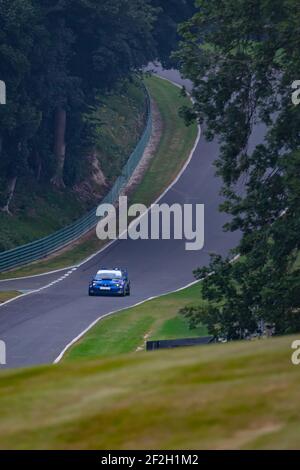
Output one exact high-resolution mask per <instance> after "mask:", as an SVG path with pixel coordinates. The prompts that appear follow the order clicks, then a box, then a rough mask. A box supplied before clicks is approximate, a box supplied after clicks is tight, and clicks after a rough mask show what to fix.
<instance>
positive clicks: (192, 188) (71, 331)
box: [0, 71, 239, 367]
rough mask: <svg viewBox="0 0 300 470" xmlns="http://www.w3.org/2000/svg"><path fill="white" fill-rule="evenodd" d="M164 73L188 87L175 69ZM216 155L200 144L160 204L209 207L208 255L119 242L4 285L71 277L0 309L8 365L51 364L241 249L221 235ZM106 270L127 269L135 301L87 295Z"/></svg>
mask: <svg viewBox="0 0 300 470" xmlns="http://www.w3.org/2000/svg"><path fill="white" fill-rule="evenodd" d="M159 73H160V74H161V75H164V76H166V77H167V78H170V79H172V80H173V81H176V82H177V83H179V84H182V83H183V81H182V80H181V78H180V77H179V75H178V73H177V72H175V71H160V72H159ZM184 83H185V85H186V86H190V85H189V83H188V82H184ZM217 153H218V145H217V143H216V142H212V143H208V142H206V141H205V139H204V138H201V139H200V142H199V143H198V145H197V147H196V150H195V152H194V154H193V157H192V159H191V161H190V163H189V165H188V167H187V168H186V170H185V171H184V173H183V174H182V175H181V177H180V179H179V180H178V181H177V183H176V184H175V185H174V186H173V187H172V188H171V189H170V190H169V191H168V192H167V193H166V195H165V196H164V197H163V199H162V200H161V201H160V202H167V203H169V204H171V203H180V204H184V203H194V204H196V203H203V204H205V246H204V249H203V250H201V251H186V250H185V240H137V241H132V240H118V241H116V242H115V243H113V244H112V245H110V246H109V247H108V248H107V249H106V250H104V251H103V252H102V253H100V254H98V255H96V256H95V257H94V258H92V259H91V260H90V261H88V262H86V263H85V264H83V265H82V266H81V267H79V268H78V269H76V270H74V271H73V272H72V273H68V270H66V271H61V272H59V273H55V274H51V275H46V276H40V277H35V278H31V279H24V280H17V281H4V282H0V288H1V290H7V289H20V290H22V291H27V290H30V289H37V288H40V287H42V286H45V285H46V284H49V283H52V282H53V281H55V280H57V279H59V278H62V277H63V276H64V275H65V274H68V275H67V276H65V277H64V278H63V279H62V280H60V281H59V282H56V283H54V284H51V285H50V286H49V287H46V288H44V289H42V290H41V291H38V292H33V293H30V294H29V295H26V296H25V297H21V298H19V299H17V300H15V301H13V302H10V303H8V304H6V305H3V306H2V307H0V339H1V340H4V341H5V342H6V346H7V366H6V367H19V366H29V365H33V364H42V363H50V362H53V361H54V360H55V358H56V357H57V356H58V355H59V354H60V352H61V351H62V350H63V349H64V347H65V346H66V345H67V344H68V343H69V342H70V341H71V340H72V339H73V338H75V337H76V336H77V335H79V334H80V333H81V332H82V331H83V330H85V329H86V328H87V327H88V326H89V325H90V324H91V323H92V322H93V321H95V320H96V319H97V318H98V317H100V316H101V315H104V314H106V313H108V312H111V311H115V310H119V309H122V308H124V307H126V306H130V305H134V304H136V303H137V302H140V301H142V300H143V299H147V298H149V297H151V296H155V295H159V294H162V293H165V292H168V291H172V290H175V289H177V288H180V287H182V286H185V285H186V284H188V283H190V282H192V281H193V280H194V279H193V274H192V271H193V269H194V268H196V267H198V266H201V265H205V264H207V262H208V261H209V253H210V252H217V253H220V254H226V253H228V251H229V250H230V248H232V247H234V246H235V245H236V244H237V241H238V238H239V234H238V233H235V234H232V233H224V232H223V230H222V226H223V224H224V223H225V221H226V217H225V215H224V214H220V213H219V212H218V206H219V204H220V197H219V194H218V193H219V189H220V181H219V180H218V179H217V178H216V177H215V169H214V166H213V161H214V159H215V158H216V156H217ZM101 266H104V267H113V266H124V267H127V268H128V270H129V273H130V278H131V284H132V293H131V296H130V297H124V298H123V297H120V298H114V297H88V295H87V293H88V283H89V281H90V279H91V277H92V276H93V275H94V274H95V272H96V271H97V270H98V269H99V268H100V267H101ZM112 334H113V331H112Z"/></svg>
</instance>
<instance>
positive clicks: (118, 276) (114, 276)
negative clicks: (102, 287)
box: [96, 272, 122, 281]
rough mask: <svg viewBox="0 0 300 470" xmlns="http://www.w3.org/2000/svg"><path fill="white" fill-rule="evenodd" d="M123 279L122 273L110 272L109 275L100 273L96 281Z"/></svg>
mask: <svg viewBox="0 0 300 470" xmlns="http://www.w3.org/2000/svg"><path fill="white" fill-rule="evenodd" d="M121 278H122V275H121V274H120V273H115V272H111V273H110V272H109V273H99V274H97V276H96V280H97V281H101V280H104V279H106V280H110V281H111V280H113V279H121Z"/></svg>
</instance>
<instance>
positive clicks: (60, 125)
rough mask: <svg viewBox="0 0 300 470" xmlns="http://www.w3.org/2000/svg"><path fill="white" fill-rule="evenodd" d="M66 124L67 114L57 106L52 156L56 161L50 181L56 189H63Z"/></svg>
mask: <svg viewBox="0 0 300 470" xmlns="http://www.w3.org/2000/svg"><path fill="white" fill-rule="evenodd" d="M66 123H67V113H66V110H65V109H64V108H63V107H62V106H59V107H58V108H57V109H56V111H55V131H54V155H55V159H56V171H55V175H54V176H53V178H52V179H51V182H52V184H54V185H55V186H57V187H58V188H64V187H65V184H64V180H63V171H64V165H65V156H66V143H65V135H66Z"/></svg>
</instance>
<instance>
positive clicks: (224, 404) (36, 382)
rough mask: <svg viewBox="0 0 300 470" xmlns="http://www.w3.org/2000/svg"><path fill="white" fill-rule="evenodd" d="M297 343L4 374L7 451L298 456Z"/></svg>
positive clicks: (1, 435) (2, 435) (0, 391)
mask: <svg viewBox="0 0 300 470" xmlns="http://www.w3.org/2000/svg"><path fill="white" fill-rule="evenodd" d="M293 339H295V338H294V337H283V338H277V339H270V340H260V341H256V342H243V343H231V344H225V345H211V346H205V347H199V348H186V349H180V350H170V351H163V352H152V353H143V352H142V353H135V354H131V355H123V356H119V357H115V358H109V359H105V360H102V361H93V362H78V363H76V362H74V363H66V364H62V365H60V366H55V367H53V366H52V367H42V368H36V369H29V370H20V371H10V372H2V373H1V374H0V415H1V420H0V447H1V448H10V449H29V448H34V449H45V448H51V449H54V448H56V449H57V448H58V449H62V448H64V449H139V448H143V449H145V448H147V449H149V448H157V449H179V448H180V449H181V448H182V449H193V448H194V449H210V448H212V449H223V448H224V449H226V448H236V449H245V448H251V449H262V448H268V449H270V448H285V449H287V448H289V449H291V448H298V449H299V448H300V433H299V418H300V402H299V386H300V373H299V372H300V369H299V367H297V366H293V365H292V364H291V361H290V357H291V342H292V340H293Z"/></svg>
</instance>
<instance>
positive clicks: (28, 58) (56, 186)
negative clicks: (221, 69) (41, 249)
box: [0, 0, 193, 249]
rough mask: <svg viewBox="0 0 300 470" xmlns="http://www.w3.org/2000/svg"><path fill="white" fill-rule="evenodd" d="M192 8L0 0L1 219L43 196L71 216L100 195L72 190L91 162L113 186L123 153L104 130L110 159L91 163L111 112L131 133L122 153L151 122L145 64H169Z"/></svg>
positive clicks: (145, 2)
mask: <svg viewBox="0 0 300 470" xmlns="http://www.w3.org/2000/svg"><path fill="white" fill-rule="evenodd" d="M192 12H193V2H192V1H186V0H174V1H170V2H163V1H160V0H0V79H1V80H3V81H5V83H6V87H7V104H6V105H5V106H0V208H1V214H0V222H1V225H2V227H4V226H6V225H9V224H11V218H13V217H16V216H22V215H23V214H26V215H27V216H28V211H32V212H35V211H36V210H37V209H36V208H35V207H34V205H35V206H36V205H37V204H39V203H40V205H41V207H42V206H43V203H44V199H45V197H46V198H47V201H48V204H46V205H45V209H46V210H47V209H48V208H49V207H51V204H52V202H53V203H55V201H59V203H60V205H65V206H66V207H69V208H70V212H72V213H73V214H72V218H76V217H77V216H78V214H79V213H80V212H82V211H84V210H86V206H87V204H95V202H96V201H97V200H99V199H96V196H97V197H98V198H99V194H98V192H97V191H95V195H94V196H95V197H94V198H93V188H91V191H90V193H91V194H89V197H88V198H87V199H88V201H87V203H86V204H82V203H81V204H79V203H78V204H77V203H76V199H78V191H77V192H76V191H74V188H75V189H78V187H80V185H82V182H83V181H85V178H86V177H87V176H88V175H89V174H90V173H91V172H92V171H93V168H92V165H94V167H95V165H96V166H97V165H98V166H99V168H98V170H99V171H98V173H99V174H98V179H100V180H101V178H102V171H103V173H104V175H103V179H104V178H106V179H107V180H108V181H107V184H108V185H109V184H110V183H111V180H113V178H114V177H116V176H117V175H118V172H120V170H121V167H122V164H124V155H121V152H120V150H118V148H115V149H114V148H109V147H110V146H111V147H116V145H115V142H111V141H110V140H109V137H108V138H102V140H101V145H103V146H104V147H105V146H106V147H107V148H108V151H105V152H103V153H104V154H105V155H104V157H105V159H106V160H105V161H102V160H101V158H100V159H99V162H98V163H96V164H95V162H93V161H91V155H92V154H93V153H94V146H95V141H96V142H97V133H98V134H99V133H101V129H102V128H104V129H105V127H106V128H107V126H108V125H109V123H108V122H107V120H108V119H111V128H112V129H111V131H112V133H113V130H114V129H113V126H114V125H115V121H114V118H115V120H118V119H121V117H122V118H124V119H125V120H126V122H127V123H128V126H131V127H132V129H131V132H128V134H129V133H131V135H132V138H131V140H130V139H128V140H127V141H126V140H125V139H124V141H123V142H122V145H123V146H124V153H125V152H127V151H130V145H131V146H132V145H134V144H135V143H136V140H137V139H138V137H139V135H140V134H141V132H142V130H143V127H144V118H145V116H144V114H145V111H146V109H145V108H146V106H145V96H144V94H145V93H144V92H143V90H142V88H141V85H140V79H139V75H140V71H141V69H142V67H143V66H145V65H147V64H148V63H149V61H152V60H155V59H158V60H160V61H161V62H163V63H165V64H166V63H168V62H169V60H170V59H169V56H170V52H171V51H172V50H174V49H175V48H176V42H177V37H178V36H177V26H178V23H179V22H181V21H183V20H185V19H187V18H189V17H190V16H191V13H192ZM110 96H112V99H110V98H108V97H110ZM116 96H117V97H118V99H116ZM126 100H127V102H125V101H126ZM111 101H113V103H111ZM111 106H112V107H113V109H111V110H110V111H111V112H110V113H109V112H107V113H106V114H105V109H106V110H107V109H110V107H111ZM126 106H127V109H124V112H122V110H121V109H118V107H119V108H122V107H124V108H126ZM99 109H100V110H101V109H102V111H103V112H102V113H101V112H100V113H98V110H99ZM114 110H115V116H111V114H113V111H114ZM118 112H119V113H120V116H118V115H117V114H118ZM130 114H136V119H135V120H132V117H130V116H129V115H130ZM128 126H127V128H126V126H125V131H124V132H125V134H126V129H127V130H128ZM105 137H107V135H105ZM127 147H128V148H127ZM104 150H105V149H104ZM106 150H107V149H106ZM131 150H132V149H131ZM128 156H129V154H127V155H125V157H128ZM94 169H95V168H94ZM98 190H99V188H98ZM102 190H105V187H104V188H102ZM42 193H44V196H45V197H44V196H43V194H42ZM79 196H82V194H81V195H79ZM71 199H73V202H72V203H70V200H71ZM81 199H82V197H81ZM81 199H80V197H79V200H81ZM51 201H52V202H51ZM77 202H78V201H77ZM55 207H58V206H55ZM29 217H30V214H29ZM57 220H59V224H61V225H64V224H65V223H67V222H68V220H69V219H68V217H64V215H63V211H62V213H61V214H60V213H59V214H58V216H57ZM41 223H43V220H42V219H41ZM44 223H45V224H47V214H45V218H44ZM19 227H20V226H19ZM20 231H21V228H20ZM9 237H10V234H9V233H8V234H7V238H9ZM29 238H30V237H29ZM5 239H6V234H5V232H4V235H3V234H2V240H1V242H0V244H1V247H0V248H2V249H5V248H9V247H10V242H9V241H7V240H5ZM6 242H7V243H6ZM16 242H17V237H15V238H14V241H12V243H13V244H14V243H16ZM20 242H22V238H20Z"/></svg>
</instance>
